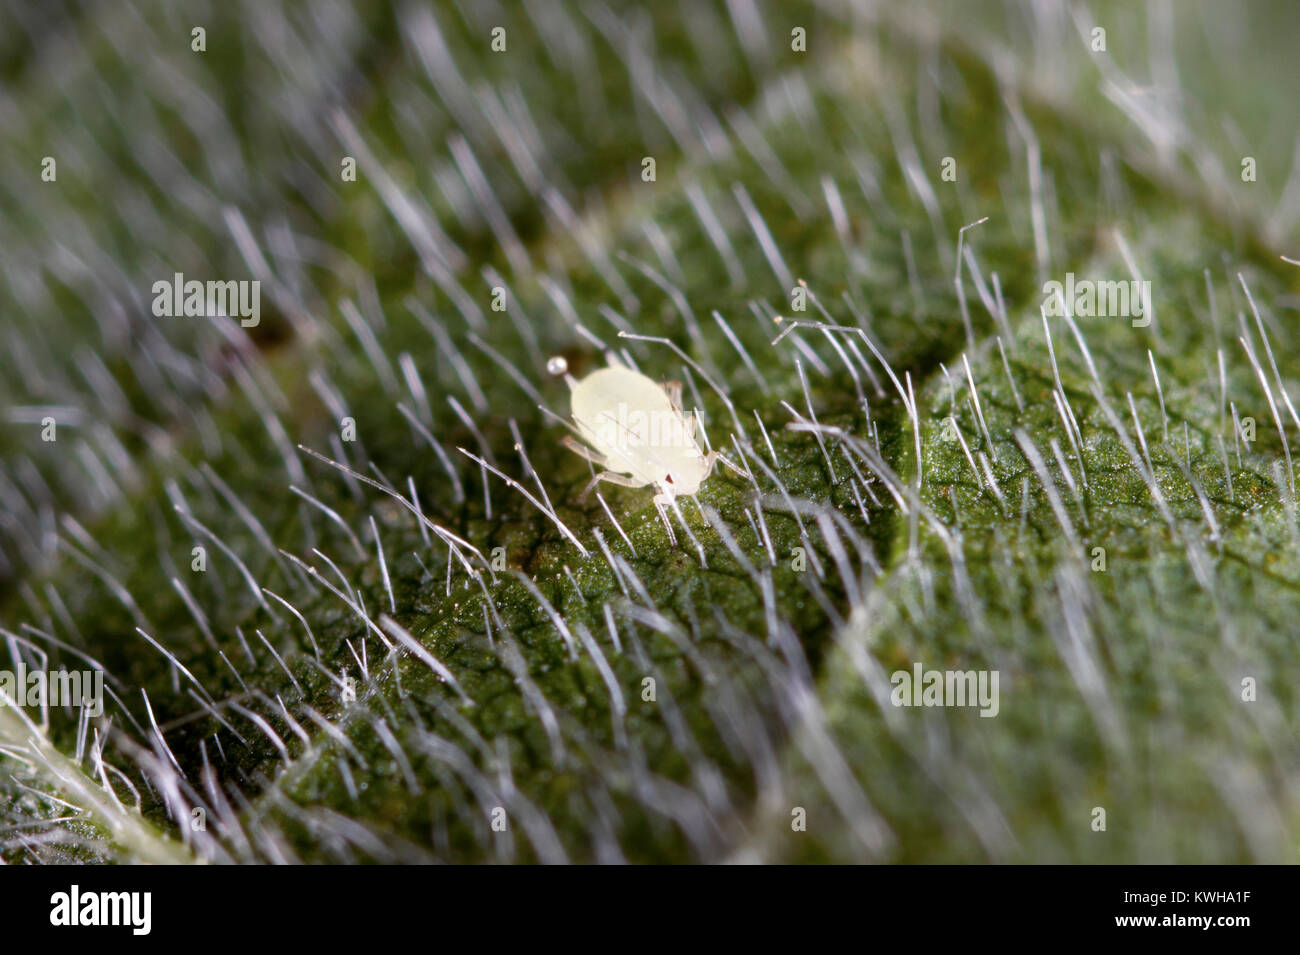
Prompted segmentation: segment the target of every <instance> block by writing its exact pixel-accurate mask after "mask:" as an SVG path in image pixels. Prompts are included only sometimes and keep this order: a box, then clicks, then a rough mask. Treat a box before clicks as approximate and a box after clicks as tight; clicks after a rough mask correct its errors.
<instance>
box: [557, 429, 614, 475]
mask: <svg viewBox="0 0 1300 955" xmlns="http://www.w3.org/2000/svg"><path fill="white" fill-rule="evenodd" d="M560 444H562V445H564V446H565V447H566V448H568V449H569V450H570V451H572V452H573V453H575V454H580V455H582V456H583V457H584V458H586V459H587V460H588V461H590V462H591V463H592V464H599V465H600V466H601V467H602V468H603V467H607V466H608V464H607V463H606V461H605V458H604V457H602V456H601V455H599V454H597V453H596V452H595V451H593V450H591V448H589V447H587V446H586V445H585V444H583V443H582V442H580V441H579V440H578V439H577V438H575V437H574V436H573V435H571V434H566V435H565V436H564V437H563V438H561V439H560Z"/></svg>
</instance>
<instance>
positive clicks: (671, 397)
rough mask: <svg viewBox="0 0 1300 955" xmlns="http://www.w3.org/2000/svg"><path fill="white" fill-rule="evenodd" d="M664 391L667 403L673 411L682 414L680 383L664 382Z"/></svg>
mask: <svg viewBox="0 0 1300 955" xmlns="http://www.w3.org/2000/svg"><path fill="white" fill-rule="evenodd" d="M664 391H666V392H667V393H668V402H669V404H671V405H672V406H673V410H674V411H676V412H677V413H678V414H682V413H683V412H682V383H681V382H680V381H665V382H664Z"/></svg>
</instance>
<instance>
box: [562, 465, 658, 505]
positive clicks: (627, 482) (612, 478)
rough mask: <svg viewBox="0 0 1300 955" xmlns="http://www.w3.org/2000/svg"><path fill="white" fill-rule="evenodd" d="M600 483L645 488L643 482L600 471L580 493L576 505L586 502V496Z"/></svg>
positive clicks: (622, 475) (623, 475)
mask: <svg viewBox="0 0 1300 955" xmlns="http://www.w3.org/2000/svg"><path fill="white" fill-rule="evenodd" d="M601 481H606V482H608V483H610V484H617V485H619V486H620V487H645V482H644V481H638V480H637V479H636V478H633V477H628V476H627V475H626V474H617V473H615V472H614V471H601V472H600V473H599V474H597V475H596V476H595V477H594V478H592V479H591V481H590V483H588V484H587V486H586V487H585V488H583V490H582V493H581V494H579V495H578V503H579V504H581V503H582V502H584V501H586V500H587V495H588V494H590V493H591V492H592V491H593V490H594V489H595V487H596V485H597V484H599V483H600V482H601Z"/></svg>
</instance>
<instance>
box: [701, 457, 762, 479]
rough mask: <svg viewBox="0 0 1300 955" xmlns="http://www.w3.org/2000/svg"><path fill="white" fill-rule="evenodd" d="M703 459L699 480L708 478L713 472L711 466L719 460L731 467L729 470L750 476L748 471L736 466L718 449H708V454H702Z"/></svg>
mask: <svg viewBox="0 0 1300 955" xmlns="http://www.w3.org/2000/svg"><path fill="white" fill-rule="evenodd" d="M703 461H704V477H702V478H700V481H701V482H703V481H705V480H707V479H708V477H709V475H711V474H712V473H713V466H714V465H715V464H717V463H718V462H719V461H721V462H722V463H723V464H725V465H726V466H727V467H729V468H731V470H733V471H735V472H736V473H737V474H739V475H740V476H741V477H749V476H750V474H749V472H748V471H745V470H742V469H741V468H738V467H736V465H734V464H732V463H731V460H730V459H729V458H728V457H727V456H726V455H725V454H722V453H721V452H719V451H710V452H709V453H708V454H706V455H705V456H704V458H703Z"/></svg>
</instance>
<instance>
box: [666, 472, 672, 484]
mask: <svg viewBox="0 0 1300 955" xmlns="http://www.w3.org/2000/svg"><path fill="white" fill-rule="evenodd" d="M664 480H665V481H667V482H668V483H669V484H672V483H673V476H672V475H671V474H666V475H664Z"/></svg>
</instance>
